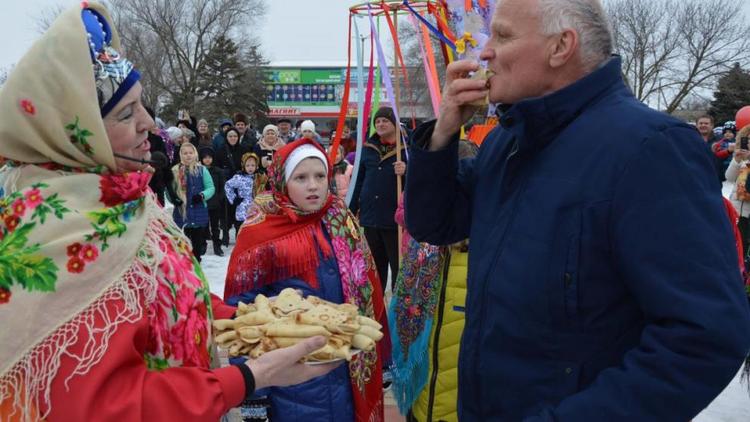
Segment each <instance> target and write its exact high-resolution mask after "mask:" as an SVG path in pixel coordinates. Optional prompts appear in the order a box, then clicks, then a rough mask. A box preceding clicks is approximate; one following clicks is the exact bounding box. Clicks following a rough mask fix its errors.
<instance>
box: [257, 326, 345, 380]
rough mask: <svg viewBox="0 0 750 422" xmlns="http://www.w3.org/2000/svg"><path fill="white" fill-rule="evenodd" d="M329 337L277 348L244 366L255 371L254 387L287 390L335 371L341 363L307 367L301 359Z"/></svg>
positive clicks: (315, 338) (312, 338)
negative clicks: (282, 388)
mask: <svg viewBox="0 0 750 422" xmlns="http://www.w3.org/2000/svg"><path fill="white" fill-rule="evenodd" d="M326 341H327V340H326V338H325V337H321V336H317V337H311V338H308V339H306V340H304V341H302V342H300V343H297V344H296V345H294V346H291V347H286V348H283V349H276V350H273V351H270V352H268V353H265V354H264V355H263V356H261V357H259V358H258V359H255V360H247V362H246V363H245V364H246V365H247V366H248V367H250V370H251V371H253V377H255V388H256V390H259V389H261V388H265V387H286V386H289V385H296V384H301V383H303V382H305V381H308V380H311V379H313V378H317V377H319V376H322V375H325V374H327V373H329V372H331V371H332V370H334V369H336V368H337V367H338V366H339V365H341V362H336V363H329V364H325V365H306V364H304V363H300V362H299V360H300V359H302V357H303V356H306V355H308V354H310V353H312V352H314V351H316V350H318V349H320V348H321V347H323V346H325V345H326Z"/></svg>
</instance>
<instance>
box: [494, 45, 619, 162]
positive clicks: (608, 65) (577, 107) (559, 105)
mask: <svg viewBox="0 0 750 422" xmlns="http://www.w3.org/2000/svg"><path fill="white" fill-rule="evenodd" d="M617 91H621V92H627V95H631V94H630V90H629V89H628V87H627V86H626V85H625V83H624V82H623V80H622V76H621V59H620V57H619V56H613V57H612V58H610V59H609V60H608V61H607V62H605V63H604V64H603V65H602V66H601V67H599V68H598V69H596V70H594V71H593V72H591V73H590V74H588V75H586V76H584V77H583V78H581V79H579V80H578V81H576V82H574V83H572V84H570V85H568V86H566V87H564V88H562V89H560V90H558V91H555V92H553V93H551V94H548V95H545V96H543V97H536V98H529V99H526V100H523V101H521V102H518V103H516V104H514V105H511V106H506V107H507V108H506V109H505V113H504V114H503V115H502V117H501V118H500V124H501V126H502V127H503V128H504V129H505V130H506V131H509V132H511V133H512V134H513V135H515V137H516V138H517V139H519V140H520V144H519V149H522V150H524V149H527V148H531V149H536V150H541V149H543V148H544V147H546V146H547V145H548V144H549V143H550V142H552V140H554V138H555V136H556V135H557V134H559V133H560V132H561V131H562V130H563V129H564V128H565V127H566V126H568V125H569V124H570V123H571V122H572V121H573V120H575V118H576V117H578V115H580V114H581V113H582V112H583V111H584V110H585V109H586V108H587V107H588V106H589V105H590V104H592V103H594V102H596V101H597V100H598V99H600V98H602V97H604V96H605V95H606V94H608V93H611V92H617ZM501 110H502V108H501Z"/></svg>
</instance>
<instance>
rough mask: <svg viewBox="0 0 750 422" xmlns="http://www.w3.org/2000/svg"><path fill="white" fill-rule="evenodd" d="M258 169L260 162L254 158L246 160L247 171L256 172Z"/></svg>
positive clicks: (248, 172)
mask: <svg viewBox="0 0 750 422" xmlns="http://www.w3.org/2000/svg"><path fill="white" fill-rule="evenodd" d="M257 169H258V164H257V163H256V162H255V160H253V159H252V158H250V159H248V160H247V161H245V173H247V174H254V173H255V170H257Z"/></svg>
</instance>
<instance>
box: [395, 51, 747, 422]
mask: <svg viewBox="0 0 750 422" xmlns="http://www.w3.org/2000/svg"><path fill="white" fill-rule="evenodd" d="M433 127H434V123H431V124H426V125H424V126H422V127H421V128H420V129H419V130H418V132H417V133H416V134H415V136H414V140H413V142H414V143H417V144H420V145H425V144H426V143H428V142H429V139H430V137H431V135H432V129H433ZM455 138H456V139H457V138H458V136H457V135H456V136H455ZM591 139H596V140H597V142H593V143H592V142H591ZM714 172H715V169H714V166H713V158H712V157H711V156H710V154H708V151H707V150H706V147H705V145H704V144H703V141H702V140H701V138H700V137H699V135H698V133H697V132H696V131H695V129H693V128H692V127H690V126H688V125H687V124H684V123H682V122H680V121H678V120H676V119H673V118H671V117H669V116H667V115H665V114H662V113H659V112H656V111H654V110H651V109H649V108H648V107H647V106H645V105H643V104H641V103H640V102H638V101H637V100H636V99H635V98H634V97H633V95H632V94H631V93H630V91H629V90H628V88H627V87H626V86H625V84H624V83H623V81H622V78H621V76H620V59H619V58H613V59H611V60H610V61H609V62H608V63H606V64H605V65H604V66H603V67H601V68H599V69H598V70H596V71H594V72H593V73H592V74H590V75H588V76H586V77H585V78H583V79H581V80H579V81H577V82H576V83H574V84H572V85H571V86H568V87H566V88H564V89H562V90H559V91H557V92H554V93H552V94H550V95H547V96H545V97H541V98H532V99H528V100H524V101H522V102H519V103H517V104H515V105H514V106H512V107H510V108H509V109H508V110H507V111H506V113H505V114H504V115H503V116H502V118H501V127H499V128H497V129H496V130H495V131H493V132H492V133H491V134H490V135H489V136H488V139H487V140H486V141H485V142H484V144H483V145H482V148H481V150H480V152H479V155H478V156H477V158H476V159H473V160H463V161H462V162H461V164H460V165H459V163H458V159H457V142H455V141H454V142H452V143H451V145H450V146H449V147H448V148H445V149H443V150H439V151H434V152H428V151H426V150H425V149H422V148H417V147H414V148H413V149H412V151H411V155H410V162H409V170H408V172H407V183H406V201H405V202H406V205H407V208H406V220H407V227H408V229H409V232H410V233H411V234H412V235H413V236H414V237H415V238H416V239H418V240H419V241H426V242H430V243H433V244H449V243H452V242H456V241H458V240H461V239H464V238H466V237H469V238H470V239H471V243H470V251H469V276H468V296H467V302H466V327H465V331H464V335H463V339H462V343H461V352H460V357H459V400H458V401H459V417H460V420H462V421H521V420H524V421H557V422H565V421H575V422H579V421H608V422H614V421H687V420H690V419H691V418H693V417H694V416H695V415H696V414H698V413H699V412H700V411H701V410H702V409H703V408H704V407H706V406H707V405H708V404H709V403H710V402H711V401H712V399H713V398H714V397H715V396H716V395H718V394H719V393H720V392H721V391H722V389H723V387H724V386H725V385H727V384H728V383H729V382H730V380H731V379H732V378H733V377H734V375H735V374H736V372H737V369H738V368H739V366H740V365H741V362H742V360H743V358H744V356H745V354H746V353H747V351H748V348H749V347H750V310H749V309H748V303H747V299H746V298H745V295H744V293H743V291H742V281H741V279H740V273H739V271H738V268H737V255H736V254H737V252H736V250H735V249H734V239H733V236H732V231H731V229H730V224H729V221H728V219H727V216H726V213H725V210H724V206H723V205H722V198H721V192H720V190H719V187H718V186H717V184H716V181H715V179H714V178H713V177H711V176H712V175H713V174H714Z"/></svg>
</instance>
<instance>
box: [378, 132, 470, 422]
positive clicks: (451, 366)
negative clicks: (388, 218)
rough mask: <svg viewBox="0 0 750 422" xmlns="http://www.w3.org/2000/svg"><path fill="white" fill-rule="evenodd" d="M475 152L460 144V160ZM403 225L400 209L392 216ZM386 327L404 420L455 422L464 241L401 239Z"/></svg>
mask: <svg viewBox="0 0 750 422" xmlns="http://www.w3.org/2000/svg"><path fill="white" fill-rule="evenodd" d="M475 153H476V147H475V146H474V145H473V144H469V143H468V142H466V143H464V142H462V144H461V145H460V148H459V157H460V158H468V157H471V156H473V155H474V154H475ZM396 221H397V222H398V223H399V224H401V225H403V204H400V206H399V209H398V210H397V212H396ZM405 237H406V239H405V241H404V244H403V245H402V248H403V250H402V261H401V267H400V269H399V274H398V278H397V280H396V286H395V291H394V295H393V298H392V299H391V302H390V305H389V309H388V312H389V315H388V316H389V318H388V321H389V324H390V331H391V336H392V343H393V368H392V374H393V385H392V391H393V395H394V398H395V400H396V402H397V404H398V406H399V411H400V412H401V413H402V414H405V415H407V420H408V421H419V422H428V421H435V422H437V421H445V422H452V421H458V415H457V411H456V403H457V399H458V352H459V347H460V342H461V334H462V333H463V329H464V304H465V299H466V277H467V268H468V241H464V242H461V243H459V244H456V245H453V246H450V247H447V246H444V247H438V246H432V245H428V244H424V243H423V244H420V243H417V242H416V241H414V240H413V239H411V238H410V237H408V236H405Z"/></svg>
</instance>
